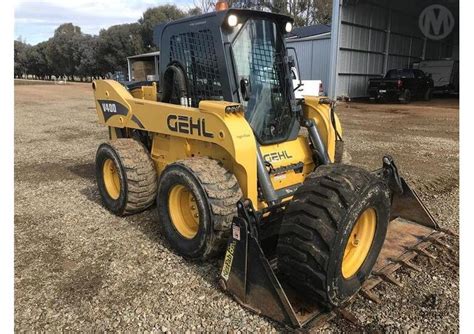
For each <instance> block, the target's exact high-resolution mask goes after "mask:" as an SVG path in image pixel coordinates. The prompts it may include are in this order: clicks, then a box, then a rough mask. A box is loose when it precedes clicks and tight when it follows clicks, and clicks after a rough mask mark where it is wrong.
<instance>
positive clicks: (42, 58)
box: [26, 41, 53, 79]
mask: <svg viewBox="0 0 474 334" xmlns="http://www.w3.org/2000/svg"><path fill="white" fill-rule="evenodd" d="M48 43H49V41H46V42H41V43H38V44H36V45H34V46H32V47H31V48H28V49H27V50H26V59H27V61H26V73H28V74H32V75H35V76H36V77H37V78H39V79H45V78H46V77H47V76H50V75H51V74H52V73H53V69H52V66H51V64H50V63H49V62H48V60H47V57H46V51H47V48H48Z"/></svg>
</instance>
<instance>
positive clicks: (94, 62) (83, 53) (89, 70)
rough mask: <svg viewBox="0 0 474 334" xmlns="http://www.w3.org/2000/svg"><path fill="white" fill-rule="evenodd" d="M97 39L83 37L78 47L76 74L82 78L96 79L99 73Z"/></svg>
mask: <svg viewBox="0 0 474 334" xmlns="http://www.w3.org/2000/svg"><path fill="white" fill-rule="evenodd" d="M98 47H99V37H97V36H91V35H84V36H83V38H82V40H81V43H80V45H79V50H78V51H79V57H78V59H77V62H76V73H77V75H78V76H80V77H81V80H82V78H86V77H96V76H98V75H99V74H101V73H100V69H99V64H98V56H99V54H98Z"/></svg>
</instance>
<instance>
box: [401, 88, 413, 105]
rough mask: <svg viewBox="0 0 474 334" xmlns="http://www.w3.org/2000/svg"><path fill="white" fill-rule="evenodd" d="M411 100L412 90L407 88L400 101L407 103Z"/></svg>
mask: <svg viewBox="0 0 474 334" xmlns="http://www.w3.org/2000/svg"><path fill="white" fill-rule="evenodd" d="M410 101H411V92H410V90H409V89H405V90H404V91H403V93H402V95H401V96H400V102H401V103H404V104H407V103H410Z"/></svg>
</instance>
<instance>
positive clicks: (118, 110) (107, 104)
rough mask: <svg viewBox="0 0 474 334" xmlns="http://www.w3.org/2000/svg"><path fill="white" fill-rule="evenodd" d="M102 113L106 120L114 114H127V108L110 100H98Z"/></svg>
mask: <svg viewBox="0 0 474 334" xmlns="http://www.w3.org/2000/svg"><path fill="white" fill-rule="evenodd" d="M98 102H99V104H100V107H101V109H102V113H103V114H104V119H105V121H107V120H108V119H109V118H110V117H112V116H114V115H123V116H127V114H128V109H127V107H125V106H124V105H123V104H121V103H118V102H115V101H111V100H98Z"/></svg>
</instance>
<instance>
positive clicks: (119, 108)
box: [98, 100, 144, 129]
mask: <svg viewBox="0 0 474 334" xmlns="http://www.w3.org/2000/svg"><path fill="white" fill-rule="evenodd" d="M98 102H99V104H100V108H101V109H102V114H103V115H104V120H105V121H106V122H107V120H108V119H109V118H110V117H112V116H114V115H122V116H127V115H128V108H127V107H125V106H124V105H123V104H121V103H118V102H116V101H111V100H98ZM132 121H134V122H135V123H137V125H138V126H139V127H140V128H142V129H143V128H144V126H143V124H142V122H140V120H139V119H138V118H137V116H135V115H132Z"/></svg>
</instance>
